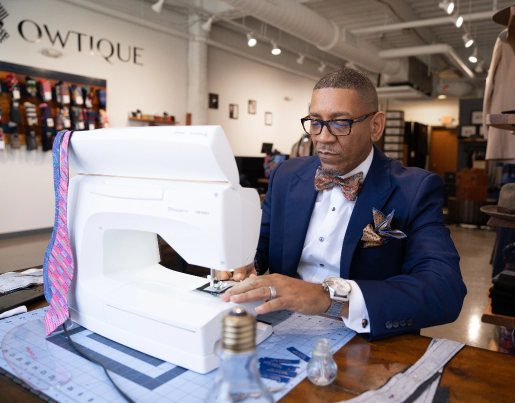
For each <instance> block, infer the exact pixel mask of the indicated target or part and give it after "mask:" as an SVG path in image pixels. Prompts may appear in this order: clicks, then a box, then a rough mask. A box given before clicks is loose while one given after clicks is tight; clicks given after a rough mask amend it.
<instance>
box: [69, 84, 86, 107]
mask: <svg viewBox="0 0 515 403" xmlns="http://www.w3.org/2000/svg"><path fill="white" fill-rule="evenodd" d="M70 94H71V96H72V100H73V104H74V105H82V104H84V99H83V98H82V87H81V86H80V85H70Z"/></svg>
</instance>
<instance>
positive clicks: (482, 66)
mask: <svg viewBox="0 0 515 403" xmlns="http://www.w3.org/2000/svg"><path fill="white" fill-rule="evenodd" d="M474 71H475V72H476V73H478V74H481V73H484V71H485V62H483V60H480V61H479V63H478V64H477V66H476V67H475V68H474Z"/></svg>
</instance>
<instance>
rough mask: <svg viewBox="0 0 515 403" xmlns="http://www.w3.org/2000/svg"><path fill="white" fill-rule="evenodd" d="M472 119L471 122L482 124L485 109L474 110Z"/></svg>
mask: <svg viewBox="0 0 515 403" xmlns="http://www.w3.org/2000/svg"><path fill="white" fill-rule="evenodd" d="M470 121H471V122H470V123H472V124H473V125H482V124H483V111H473V112H472V116H471V118H470Z"/></svg>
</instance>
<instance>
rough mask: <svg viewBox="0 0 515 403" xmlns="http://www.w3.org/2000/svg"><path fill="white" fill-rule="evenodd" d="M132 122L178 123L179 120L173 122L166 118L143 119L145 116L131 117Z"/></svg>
mask: <svg viewBox="0 0 515 403" xmlns="http://www.w3.org/2000/svg"><path fill="white" fill-rule="evenodd" d="M129 120H130V121H131V122H145V123H161V124H164V125H178V124H179V122H177V121H176V120H174V121H173V122H169V121H166V120H155V119H143V118H129Z"/></svg>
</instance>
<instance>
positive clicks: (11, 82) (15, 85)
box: [6, 74, 21, 100]
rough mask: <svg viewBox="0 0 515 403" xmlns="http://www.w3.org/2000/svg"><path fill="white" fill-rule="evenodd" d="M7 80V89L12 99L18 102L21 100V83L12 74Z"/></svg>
mask: <svg viewBox="0 0 515 403" xmlns="http://www.w3.org/2000/svg"><path fill="white" fill-rule="evenodd" d="M6 80H7V88H8V90H9V92H10V93H11V94H12V99H13V100H17V99H20V96H21V94H20V83H19V81H18V79H17V78H16V76H14V75H12V74H8V75H7V77H6Z"/></svg>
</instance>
